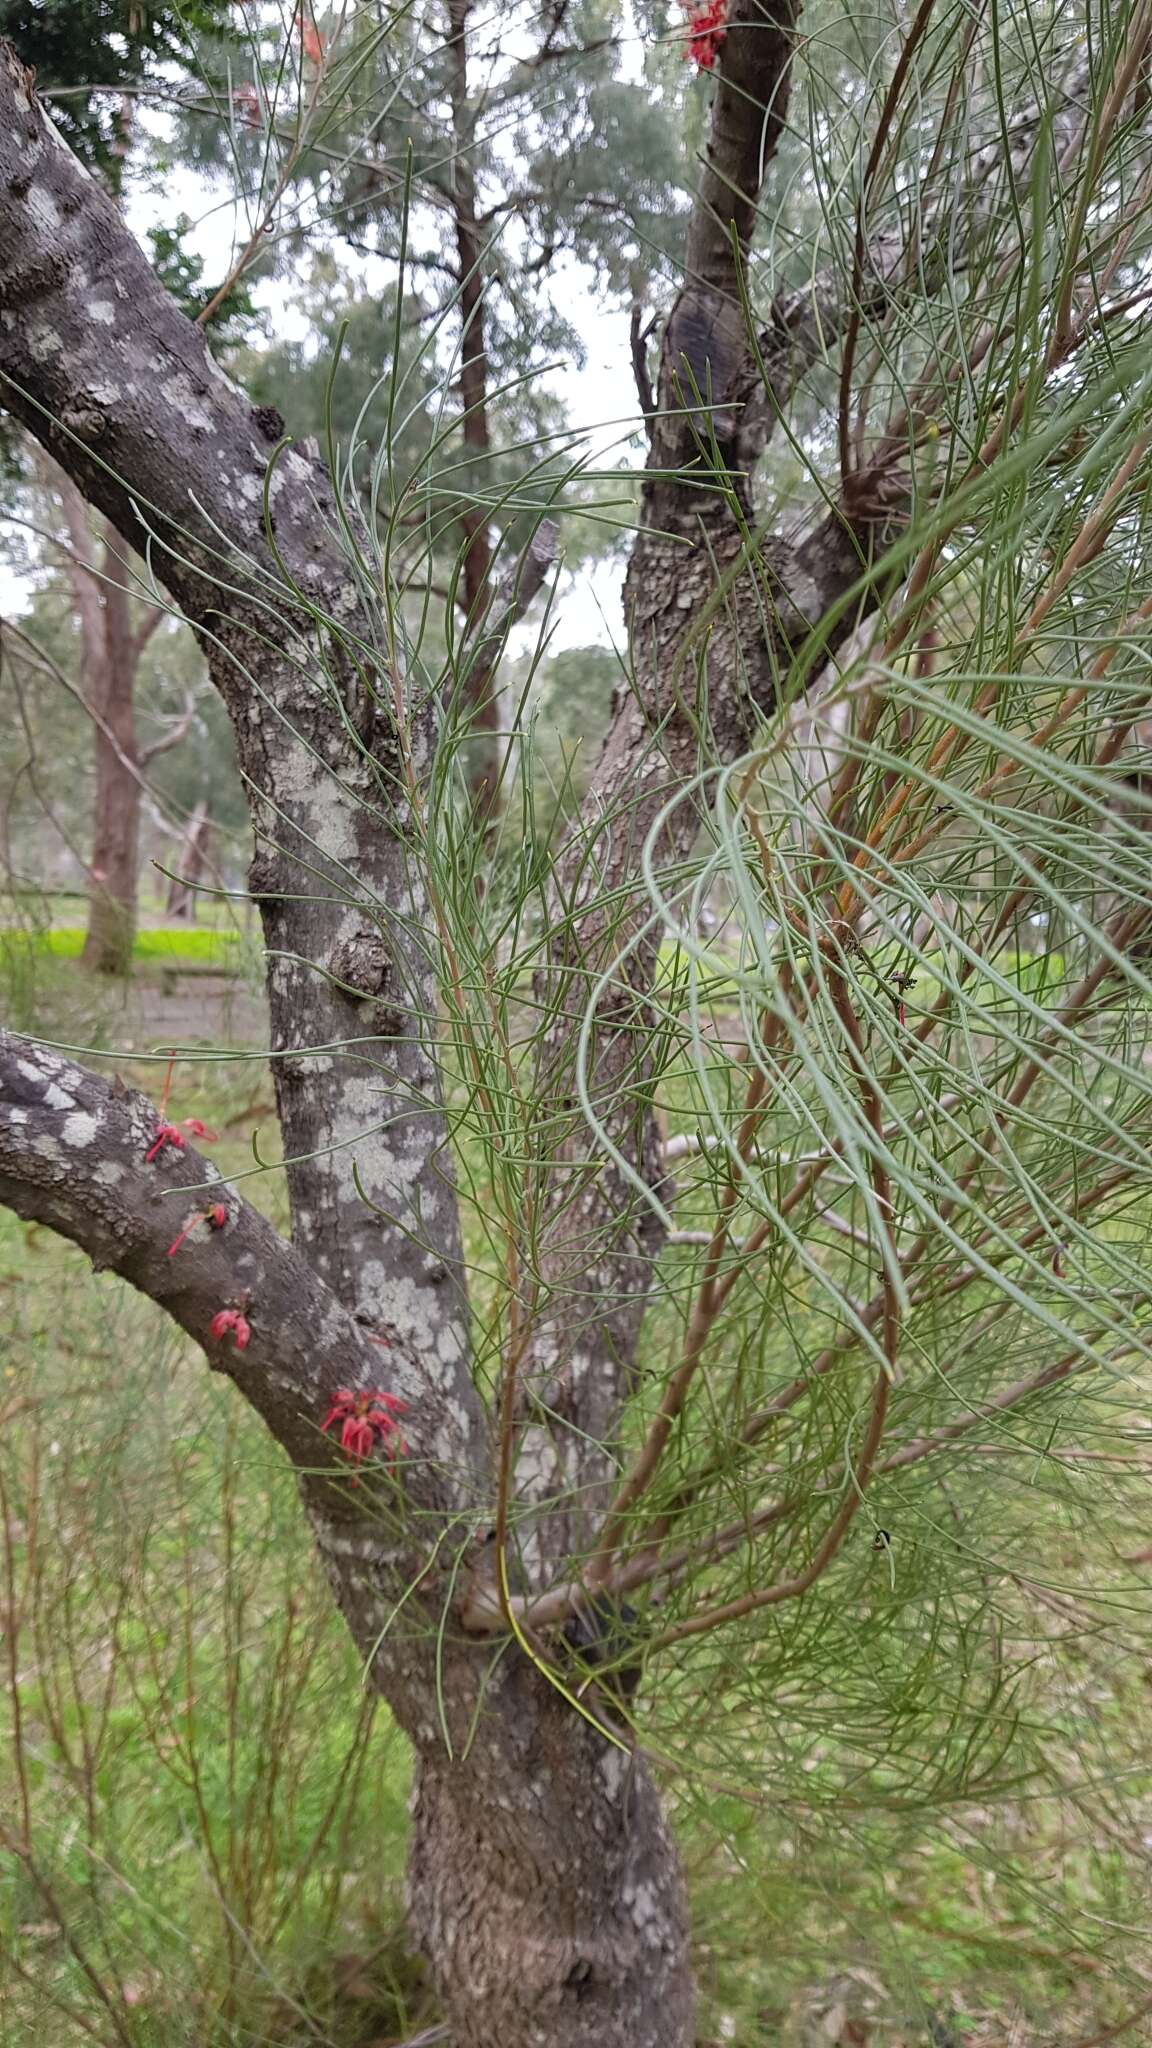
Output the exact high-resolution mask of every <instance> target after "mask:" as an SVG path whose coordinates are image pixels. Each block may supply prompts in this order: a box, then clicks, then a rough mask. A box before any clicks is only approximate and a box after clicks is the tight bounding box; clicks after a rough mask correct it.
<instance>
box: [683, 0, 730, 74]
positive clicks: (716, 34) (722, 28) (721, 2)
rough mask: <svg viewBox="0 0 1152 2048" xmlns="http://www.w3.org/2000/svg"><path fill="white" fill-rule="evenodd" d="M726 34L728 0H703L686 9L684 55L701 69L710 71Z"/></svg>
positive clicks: (722, 45)
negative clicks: (686, 35) (686, 24)
mask: <svg viewBox="0 0 1152 2048" xmlns="http://www.w3.org/2000/svg"><path fill="white" fill-rule="evenodd" d="M727 34H728V0H703V5H701V6H697V7H690V8H689V9H688V39H687V42H686V43H685V45H684V55H685V56H686V57H688V58H690V59H691V60H692V62H693V63H694V64H696V65H697V66H698V67H699V69H700V70H701V71H711V70H713V69H714V67H715V63H716V59H717V57H718V56H719V55H720V52H721V50H722V49H723V47H724V39H725V37H726V36H727Z"/></svg>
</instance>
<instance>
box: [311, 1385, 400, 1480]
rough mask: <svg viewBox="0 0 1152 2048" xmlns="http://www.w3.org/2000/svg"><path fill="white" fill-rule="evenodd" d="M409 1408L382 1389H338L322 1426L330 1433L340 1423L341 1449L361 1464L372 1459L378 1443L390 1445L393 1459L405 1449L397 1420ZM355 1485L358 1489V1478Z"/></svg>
mask: <svg viewBox="0 0 1152 2048" xmlns="http://www.w3.org/2000/svg"><path fill="white" fill-rule="evenodd" d="M407 1405H408V1404H407V1402H406V1401H401V1400H400V1399H399V1398H398V1396H397V1395H395V1394H385V1393H383V1392H381V1390H380V1389H379V1388H376V1389H373V1390H372V1391H371V1392H369V1393H363V1394H357V1393H353V1392H352V1391H351V1389H350V1388H348V1387H338V1388H337V1390H336V1392H335V1393H334V1394H333V1396H332V1406H331V1407H330V1409H329V1410H328V1413H327V1415H326V1416H325V1417H324V1420H323V1422H322V1423H321V1424H320V1427H321V1430H329V1429H331V1428H332V1427H333V1425H334V1424H335V1423H337V1422H338V1423H339V1424H340V1448H341V1450H343V1451H347V1453H348V1456H349V1457H350V1458H351V1459H353V1460H354V1462H355V1463H356V1464H357V1465H361V1464H363V1462H364V1459H365V1458H370V1457H371V1456H372V1453H373V1451H374V1450H375V1449H376V1447H377V1440H379V1442H380V1443H381V1444H388V1446H389V1451H388V1455H389V1457H391V1456H392V1455H393V1453H394V1452H395V1451H397V1450H401V1451H402V1450H404V1449H405V1443H404V1439H403V1437H402V1436H401V1434H400V1430H399V1428H398V1426H397V1422H396V1417H397V1416H398V1415H403V1414H404V1411H405V1409H406V1408H407ZM352 1484H353V1486H355V1484H356V1481H355V1479H353V1481H352Z"/></svg>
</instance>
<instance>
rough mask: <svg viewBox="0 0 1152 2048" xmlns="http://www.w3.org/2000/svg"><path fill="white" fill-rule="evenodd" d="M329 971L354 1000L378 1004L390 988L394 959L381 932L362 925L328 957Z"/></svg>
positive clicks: (336, 946) (334, 948)
mask: <svg viewBox="0 0 1152 2048" xmlns="http://www.w3.org/2000/svg"><path fill="white" fill-rule="evenodd" d="M328 972H329V973H330V974H331V976H332V978H333V980H334V981H338V982H339V983H340V986H341V988H342V990H343V992H344V993H345V994H346V995H347V996H349V997H350V998H351V999H352V1000H353V1001H366V1002H368V1001H374V1000H376V999H378V998H379V997H380V996H382V995H383V994H384V992H385V990H386V988H387V986H388V982H389V979H390V977H391V973H392V956H391V954H390V953H389V951H388V948H387V946H386V945H385V944H384V941H383V939H382V938H381V936H380V933H379V932H378V931H377V930H376V929H375V928H374V927H372V926H364V925H362V926H361V927H360V929H359V930H358V931H355V932H352V933H351V934H350V936H349V937H348V938H344V939H340V940H338V941H337V943H336V944H335V945H334V946H333V948H332V951H331V952H330V953H329V955H328Z"/></svg>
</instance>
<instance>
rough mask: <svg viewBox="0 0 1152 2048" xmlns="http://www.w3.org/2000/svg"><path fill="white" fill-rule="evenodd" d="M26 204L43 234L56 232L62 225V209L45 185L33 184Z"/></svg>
mask: <svg viewBox="0 0 1152 2048" xmlns="http://www.w3.org/2000/svg"><path fill="white" fill-rule="evenodd" d="M25 204H26V205H27V208H28V211H29V213H30V214H31V215H32V218H33V220H34V221H35V223H36V225H37V227H38V228H39V229H40V232H41V234H44V235H51V234H54V233H55V231H56V229H57V228H58V227H59V225H60V209H59V207H58V206H57V204H56V201H55V200H54V199H53V197H52V194H51V193H50V192H46V191H45V189H44V187H43V185H33V186H31V187H30V189H29V192H28V197H27V200H26V201H25Z"/></svg>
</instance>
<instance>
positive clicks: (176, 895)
mask: <svg viewBox="0 0 1152 2048" xmlns="http://www.w3.org/2000/svg"><path fill="white" fill-rule="evenodd" d="M211 837H212V822H211V819H210V818H209V816H208V806H207V804H206V803H204V802H203V801H201V802H200V803H198V804H197V806H196V808H195V810H194V811H193V813H192V816H191V817H190V818H189V820H188V826H187V830H186V831H185V834H184V837H183V840H182V841H181V844H180V851H179V853H178V854H177V856H176V873H175V875H174V876H173V877H172V880H171V881H170V882H169V884H168V901H167V904H166V910H167V915H168V916H169V917H179V918H187V920H188V923H189V924H195V922H196V889H197V885H198V884H199V881H200V877H201V875H202V874H203V872H204V869H205V867H206V865H207V861H208V845H209V841H210V839H211Z"/></svg>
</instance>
